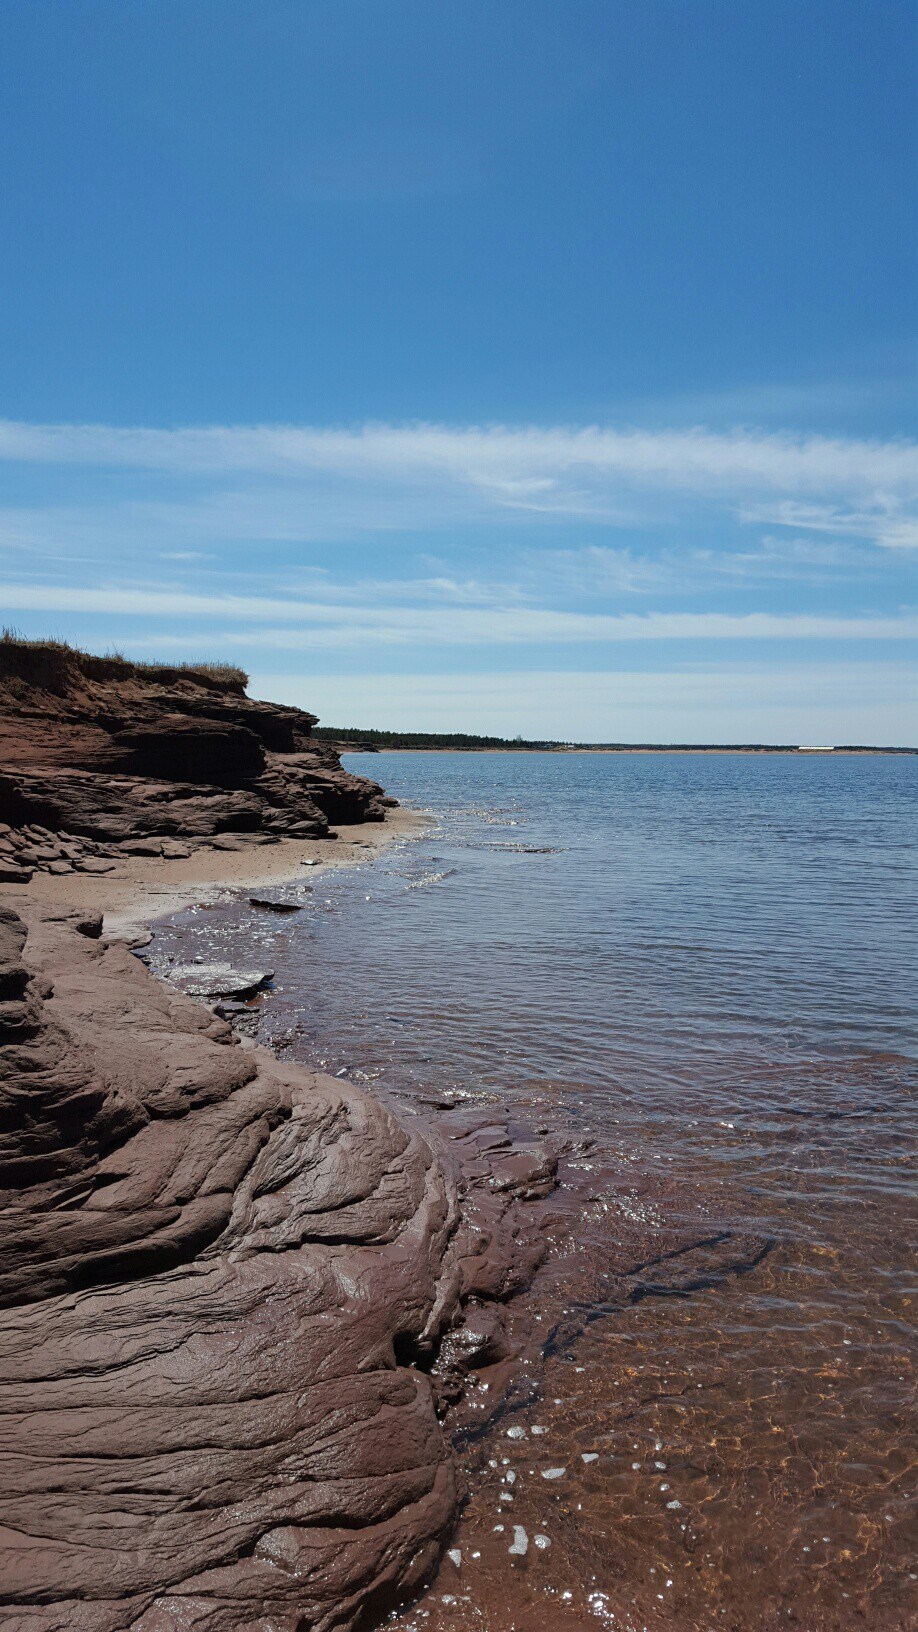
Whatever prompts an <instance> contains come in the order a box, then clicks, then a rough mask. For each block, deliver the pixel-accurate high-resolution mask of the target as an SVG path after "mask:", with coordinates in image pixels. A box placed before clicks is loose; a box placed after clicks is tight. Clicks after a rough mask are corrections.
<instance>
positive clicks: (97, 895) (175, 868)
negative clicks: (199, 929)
mask: <svg viewBox="0 0 918 1632" xmlns="http://www.w3.org/2000/svg"><path fill="white" fill-rule="evenodd" d="M426 825H427V818H426V817H424V816H423V815H421V814H420V813H419V812H417V811H413V810H404V809H402V808H401V807H399V808H397V809H394V810H392V811H390V812H389V814H388V815H387V816H386V819H385V821H384V822H362V823H358V824H355V825H354V826H352V827H345V828H342V829H341V831H340V833H339V835H338V837H337V838H336V839H281V840H279V841H278V843H276V844H264V845H257V846H256V845H252V844H243V845H242V846H241V847H240V848H239V849H235V850H221V849H205V848H202V849H200V850H196V851H195V852H194V854H193V855H191V856H188V857H187V858H184V859H179V860H172V859H167V858H164V857H159V856H149V857H148V856H126V857H125V858H124V859H123V860H119V861H117V862H116V864H115V867H114V869H113V871H112V872H110V873H105V874H103V875H102V876H99V875H97V874H92V875H90V874H87V873H73V874H71V875H69V876H66V877H63V878H61V877H54V876H52V875H51V874H50V873H36V874H35V875H34V877H33V879H32V881H31V883H30V884H29V885H28V887H27V893H28V894H29V895H30V896H32V897H33V898H34V899H35V900H39V901H43V902H52V901H59V902H61V904H62V905H64V906H68V907H79V908H81V909H84V910H86V911H92V912H101V913H102V914H103V915H104V929H105V935H106V936H107V937H108V938H109V939H112V940H132V939H135V938H137V937H139V936H140V935H142V934H143V933H144V931H145V930H147V929H148V928H149V926H150V924H151V923H152V922H153V921H154V919H157V918H164V917H166V916H167V915H169V914H172V913H176V912H181V910H182V909H183V907H187V906H192V905H193V904H195V903H198V902H202V901H203V902H207V903H208V904H210V903H212V902H214V901H215V900H218V899H220V898H221V896H223V895H225V894H226V892H228V891H232V892H236V891H239V892H241V891H243V890H260V889H267V888H270V887H272V886H276V885H279V884H286V883H289V882H290V881H291V880H293V879H300V881H301V882H307V881H308V880H309V878H310V877H311V876H314V875H316V874H319V873H321V872H323V871H327V870H328V869H329V868H335V867H353V866H356V865H357V864H358V863H360V862H361V861H366V860H367V859H368V858H369V857H370V856H373V855H376V854H378V852H379V851H380V850H382V849H384V848H385V846H386V845H389V844H392V843H394V842H395V841H396V840H398V839H406V838H412V837H414V836H415V835H417V834H419V833H421V832H423V830H424V828H425V827H426Z"/></svg>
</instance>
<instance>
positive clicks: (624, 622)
mask: <svg viewBox="0 0 918 1632" xmlns="http://www.w3.org/2000/svg"><path fill="white" fill-rule="evenodd" d="M0 607H2V608H4V609H5V610H9V611H11V612H16V611H38V612H42V613H50V612H62V613H69V614H74V613H84V614H85V613H91V614H111V615H116V616H118V617H119V618H136V617H145V618H151V617H152V618H167V619H175V618H179V619H195V620H197V621H198V622H199V623H206V624H209V625H211V626H219V625H227V626H229V627H231V628H232V629H233V630H234V633H233V640H234V643H235V644H236V645H238V646H242V645H246V644H256V645H258V646H261V647H283V646H286V645H292V646H294V647H296V648H298V649H299V648H302V646H303V643H304V641H306V640H307V639H308V641H309V642H310V643H311V644H313V645H317V646H318V645H321V646H322V647H323V648H325V649H330V648H333V647H341V648H345V649H353V648H354V647H355V646H361V645H372V646H408V645H412V646H417V645H430V646H442V645H449V646H475V645H489V646H501V645H505V646H506V645H520V644H526V643H532V644H540V645H545V644H551V643H555V644H557V643H558V642H577V643H582V642H596V641H609V642H614V641H647V640H652V641H659V640H679V641H683V640H688V641H697V640H703V641H712V640H713V641H721V640H739V641H763V640H765V641H772V640H791V641H809V640H842V641H850V640H863V641H890V640H911V639H914V638H915V637H916V636H918V613H901V614H898V615H895V616H886V617H832V616H822V615H816V614H810V613H789V614H779V613H770V612H752V613H748V614H742V615H736V614H732V613H724V612H696V613H689V612H651V613H647V614H637V613H630V614H616V613H604V612H596V613H592V612H567V611H561V610H557V609H554V608H541V607H528V606H514V607H500V606H473V607H468V606H464V605H461V604H460V605H447V606H432V607H423V606H421V607H419V606H398V605H391V604H388V605H360V604H357V603H355V602H353V601H346V602H344V603H335V602H328V601H325V600H315V599H314V600H309V601H306V600H299V601H298V600H293V599H286V598H280V597H270V596H247V595H226V594H219V593H217V594H212V595H207V594H189V593H186V592H183V591H178V590H171V589H170V590H162V589H155V588H154V589H150V588H141V587H136V586H134V587H127V588H97V589H81V588H78V587H74V588H58V587H54V586H50V585H35V584H22V583H19V584H17V583H6V584H0ZM291 625H293V626H296V628H297V631H298V633H297V634H296V636H293V635H291V633H290V632H289V631H290V626H291ZM238 626H242V627H238ZM181 638H182V639H183V640H185V639H186V638H187V637H184V636H183V637H181Z"/></svg>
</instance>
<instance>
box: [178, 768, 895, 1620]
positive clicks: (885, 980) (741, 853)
mask: <svg viewBox="0 0 918 1632" xmlns="http://www.w3.org/2000/svg"><path fill="white" fill-rule="evenodd" d="M349 764H350V768H352V769H353V770H355V771H358V772H360V773H362V774H370V775H372V776H373V777H374V778H376V779H377V780H379V781H381V782H382V783H383V784H384V785H385V786H386V788H387V789H388V790H389V791H390V792H392V793H394V794H396V795H397V796H398V797H399V798H400V799H402V800H403V801H405V802H406V803H408V804H411V805H413V806H416V807H419V808H421V809H425V810H428V811H429V812H431V814H432V817H433V825H432V826H431V828H430V829H429V831H428V832H427V833H426V834H425V835H424V836H423V837H422V838H421V839H419V840H415V841H413V842H410V843H407V844H404V845H400V846H398V847H396V848H394V849H392V850H390V851H388V852H385V853H384V854H383V855H382V856H381V857H380V858H379V859H377V860H375V861H373V862H372V863H369V864H368V865H367V866H366V867H363V868H360V869H358V870H356V871H352V872H350V873H338V874H329V875H327V876H325V877H324V878H322V879H320V880H316V888H315V891H314V893H313V894H312V896H310V897H309V898H308V901H309V905H308V909H307V910H306V911H304V912H303V913H301V914H299V915H297V916H296V917H295V918H291V919H286V920H282V921H280V920H275V921H274V922H272V923H270V924H267V923H264V922H263V921H261V920H260V921H259V923H258V925H255V926H253V925H252V923H251V921H249V922H247V923H245V924H244V925H242V926H240V927H239V928H238V931H236V932H238V933H239V934H240V935H243V936H244V937H245V944H246V950H247V952H248V953H249V954H250V955H251V953H252V952H253V950H254V949H255V946H256V945H257V943H258V939H259V937H261V938H262V939H263V942H264V946H265V951H266V955H267V953H268V948H270V957H271V966H272V967H274V968H275V969H276V971H277V979H276V983H275V984H276V990H275V993H274V994H273V996H272V998H271V1001H270V1003H269V1004H266V1006H265V1012H264V1017H263V1021H262V1033H261V1034H262V1036H263V1038H264V1039H265V1040H268V1041H274V1043H275V1044H276V1045H281V1046H286V1047H287V1048H289V1049H290V1050H291V1051H292V1053H293V1054H294V1055H295V1056H296V1057H298V1058H300V1059H303V1060H305V1061H307V1062H308V1063H312V1064H321V1065H323V1066H324V1067H326V1068H328V1069H330V1070H332V1071H339V1070H341V1071H347V1073H348V1074H349V1075H351V1076H352V1077H354V1078H355V1080H357V1081H363V1082H366V1083H369V1084H371V1085H372V1084H373V1083H374V1082H380V1083H383V1084H385V1086H386V1087H387V1088H389V1089H391V1090H394V1091H395V1092H396V1093H399V1092H401V1093H404V1094H406V1095H408V1096H410V1094H411V1093H413V1092H416V1091H417V1090H419V1089H420V1090H424V1089H430V1088H434V1089H437V1090H438V1091H442V1090H445V1089H459V1090H461V1091H465V1092H469V1091H471V1092H475V1091H488V1092H490V1093H495V1092H496V1093H498V1094H499V1095H500V1096H502V1097H510V1098H512V1096H514V1095H517V1096H525V1095H531V1094H533V1093H536V1094H538V1093H542V1094H544V1095H549V1096H554V1101H555V1102H556V1103H558V1104H560V1105H562V1106H564V1107H566V1108H567V1110H568V1111H569V1113H570V1115H571V1116H572V1117H576V1118H577V1120H578V1123H579V1125H580V1126H581V1127H585V1128H586V1129H588V1131H589V1132H590V1133H591V1134H592V1135H593V1136H594V1137H595V1138H596V1140H597V1149H598V1151H599V1152H600V1155H601V1154H602V1152H603V1151H607V1152H612V1151H613V1150H614V1151H615V1152H616V1154H617V1157H618V1158H620V1159H625V1160H627V1161H628V1162H629V1163H630V1164H631V1165H632V1168H633V1171H634V1172H635V1174H636V1175H642V1174H643V1175H647V1174H649V1175H650V1176H651V1177H652V1176H653V1174H654V1173H660V1174H664V1173H665V1174H666V1176H667V1180H668V1182H670V1183H671V1182H672V1180H673V1178H675V1179H676V1181H677V1183H678V1184H679V1185H682V1186H684V1189H685V1193H686V1195H687V1196H692V1195H695V1196H698V1197H701V1198H703V1200H704V1205H705V1207H706V1209H707V1211H708V1212H709V1213H710V1214H711V1216H712V1217H713V1216H714V1215H715V1214H716V1215H717V1216H718V1217H720V1218H724V1217H727V1218H728V1219H729V1221H730V1223H731V1224H732V1225H733V1226H735V1227H739V1228H744V1229H749V1230H753V1231H756V1232H758V1233H759V1234H761V1235H762V1236H763V1237H764V1236H767V1237H768V1239H770V1240H772V1241H774V1243H775V1247H774V1250H773V1251H772V1252H771V1253H770V1254H769V1256H768V1258H767V1260H766V1261H765V1262H764V1263H763V1264H762V1265H761V1266H760V1267H759V1268H757V1269H756V1270H755V1271H754V1272H753V1273H751V1274H749V1275H748V1276H745V1277H743V1278H742V1280H741V1281H736V1282H735V1284H734V1285H733V1287H732V1289H731V1290H730V1291H729V1292H726V1291H724V1290H723V1289H720V1290H717V1291H710V1292H707V1293H705V1292H702V1293H701V1294H699V1296H698V1297H696V1298H693V1299H690V1300H687V1301H676V1300H671V1299H670V1300H662V1301H661V1300H657V1301H656V1302H655V1303H654V1302H653V1301H652V1300H648V1301H647V1302H646V1303H644V1304H641V1305H640V1306H639V1307H638V1308H636V1309H634V1310H632V1311H630V1312H629V1314H628V1317H627V1321H624V1322H623V1321H621V1320H619V1321H605V1322H597V1323H596V1324H595V1325H592V1326H590V1327H589V1329H588V1330H587V1331H586V1332H585V1333H584V1334H583V1336H582V1339H581V1341H580V1344H579V1348H578V1349H577V1354H576V1361H577V1367H578V1368H579V1369H577V1370H576V1377H577V1379H578V1388H577V1389H572V1387H571V1375H572V1372H571V1360H570V1357H568V1358H567V1359H564V1358H558V1359H555V1360H552V1361H550V1362H549V1363H548V1365H547V1368H546V1377H545V1380H544V1389H543V1394H544V1398H545V1400H546V1401H548V1402H552V1401H553V1402H554V1405H553V1407H552V1409H554V1410H555V1417H554V1419H551V1421H552V1431H553V1432H554V1433H555V1436H556V1443H557V1444H559V1445H566V1446H567V1447H568V1448H570V1447H571V1446H576V1447H579V1448H580V1449H581V1450H583V1449H586V1448H588V1447H589V1448H590V1449H591V1450H592V1449H593V1448H594V1447H595V1450H596V1452H597V1453H601V1454H598V1455H597V1460H596V1462H595V1464H594V1463H593V1462H591V1463H590V1464H589V1465H586V1464H579V1460H578V1459H574V1460H578V1471H577V1475H576V1478H577V1480H578V1484H577V1488H576V1490H575V1491H573V1492H570V1491H568V1494H567V1505H566V1506H565V1507H564V1510H563V1511H564V1514H565V1517H564V1518H563V1521H562V1519H560V1518H559V1519H558V1523H559V1524H562V1522H563V1527H564V1552H563V1556H564V1559H565V1568H566V1569H567V1570H568V1572H569V1576H570V1582H571V1585H572V1588H573V1590H574V1592H575V1595H576V1592H577V1590H578V1588H580V1589H582V1590H583V1591H586V1585H585V1584H586V1583H591V1582H592V1583H596V1582H597V1581H604V1582H605V1583H606V1585H605V1586H604V1587H603V1589H602V1590H603V1591H604V1592H605V1591H608V1593H609V1594H610V1595H611V1596H610V1597H608V1598H607V1599H605V1600H604V1603H605V1604H606V1607H607V1609H608V1614H609V1615H610V1616H611V1617H612V1618H611V1620H609V1624H610V1625H616V1626H621V1625H624V1624H626V1622H625V1621H623V1620H622V1619H621V1615H622V1614H623V1613H624V1612H623V1611H622V1608H621V1605H622V1603H623V1602H628V1603H632V1604H634V1605H636V1606H638V1607H637V1608H636V1609H635V1610H634V1613H635V1614H638V1613H640V1614H642V1615H646V1614H647V1613H648V1612H647V1609H646V1604H647V1603H650V1604H656V1603H657V1600H659V1601H660V1602H661V1603H662V1605H663V1607H662V1608H661V1609H660V1610H659V1614H660V1615H661V1616H662V1615H664V1614H668V1613H670V1612H671V1613H672V1614H673V1615H674V1616H675V1617H676V1619H675V1621H674V1622H673V1623H672V1624H679V1625H680V1626H682V1627H686V1628H687V1627H690V1626H691V1627H694V1626H708V1625H713V1624H717V1625H737V1626H743V1627H753V1626H759V1625H761V1626H763V1627H764V1626H766V1625H767V1626H771V1625H786V1624H788V1618H790V1620H791V1621H793V1620H794V1619H795V1618H797V1619H800V1620H802V1621H803V1624H805V1625H807V1626H812V1627H816V1626H820V1627H821V1626H823V1625H825V1626H836V1625H837V1626H839V1627H846V1626H848V1625H863V1624H868V1625H870V1626H873V1627H881V1626H882V1627H885V1626H895V1627H899V1626H902V1627H905V1626H911V1625H913V1624H916V1623H915V1621H914V1620H913V1619H912V1615H913V1611H914V1606H915V1598H914V1591H915V1588H914V1583H915V1565H914V1562H913V1561H912V1543H913V1539H914V1533H913V1532H910V1524H911V1523H912V1522H913V1520H914V1506H913V1502H914V1494H915V1474H914V1468H915V1457H916V1445H915V1431H914V1392H913V1390H914V1373H913V1371H912V1369H911V1367H912V1363H913V1354H914V1351H913V1348H912V1343H913V1334H914V1326H913V1314H914V1291H915V1287H914V1262H913V1247H914V1242H915V1239H916V1234H918V1231H916V1228H915V1225H916V1216H915V1208H914V1200H915V1189H914V1166H913V1163H914V1156H915V1151H916V1137H915V1136H916V1115H915V1086H916V1069H915V1066H916V1057H918V1034H916V1026H915V1017H916V1014H918V1001H916V999H918V914H916V910H915V908H916V901H918V888H916V884H918V876H916V875H918V863H916V850H915V837H916V834H918V759H915V758H907V757H880V756H871V757H850V758H841V757H839V758H832V757H829V756H825V757H821V756H820V757H813V758H807V757H795V756H785V755H774V756H771V755H768V756H765V755H763V756H752V755H739V754H736V755H732V754H722V755H707V756H690V755H680V754H659V755H608V756H606V755H569V756H568V755H565V756H559V755H550V754H544V755H540V754H509V755H500V754H449V753H446V754H428V755H425V754H389V755H387V754H380V755H378V756H373V757H372V758H371V757H369V756H365V755H355V756H351V757H350V760H349ZM206 917H207V915H206V914H202V915H201V918H202V919H203V918H206ZM279 923H280V924H281V927H280V928H279V927H278V924H279ZM187 927H188V926H187V922H186V926H185V932H186V933H187ZM200 932H201V933H202V934H206V933H208V930H207V926H206V925H203V924H202V926H201V931H200ZM608 1198H609V1199H608V1200H607V1202H606V1203H604V1204H603V1210H602V1212H600V1211H597V1214H596V1217H595V1218H591V1219H590V1220H585V1222H584V1229H585V1230H587V1229H589V1230H590V1231H591V1232H592V1237H593V1242H594V1246H595V1247H596V1249H597V1250H598V1251H600V1252H601V1248H602V1236H601V1231H602V1230H603V1229H605V1230H608V1229H610V1228H613V1227H614V1202H615V1186H614V1185H611V1184H610V1187H609V1191H608ZM609 1207H612V1210H613V1213H612V1216H613V1223H612V1224H610V1222H609V1219H610V1214H609ZM623 1345H624V1347H623ZM565 1366H566V1367H567V1370H566V1371H565ZM623 1366H624V1372H623ZM626 1374H627V1376H626ZM587 1377H588V1378H589V1379H590V1386H589V1387H587V1386H586V1384H585V1382H583V1379H584V1378H587ZM623 1377H625V1381H623ZM627 1378H630V1380H631V1381H630V1383H628V1382H627ZM635 1379H637V1380H638V1382H639V1384H640V1387H638V1382H636V1381H635ZM636 1388H637V1390H638V1392H637V1393H635V1389H636ZM562 1401H563V1402H564V1403H563V1404H562ZM626 1407H627V1408H626ZM547 1409H548V1407H547V1406H546V1407H544V1408H542V1416H543V1420H544V1419H545V1411H546V1410H547ZM660 1447H664V1450H663V1451H661V1450H660ZM662 1464H665V1466H666V1469H667V1472H665V1473H663V1474H661V1473H660V1472H659V1471H657V1472H654V1469H656V1470H659V1469H660V1467H661V1465H662ZM483 1467H484V1468H485V1471H486V1468H487V1464H483ZM572 1477H573V1476H572ZM516 1490H517V1501H518V1503H519V1502H520V1500H521V1497H520V1492H521V1490H522V1485H517V1486H516ZM574 1496H576V1500H574V1499H573V1497H574ZM492 1507H493V1504H492ZM479 1508H480V1511H478V1509H476V1503H475V1501H474V1500H473V1502H472V1504H471V1506H470V1509H469V1510H468V1513H467V1516H466V1518H465V1520H464V1521H463V1524H464V1526H465V1531H466V1533H467V1534H468V1535H469V1536H471V1539H472V1540H473V1541H474V1540H475V1538H476V1537H477V1536H478V1533H479V1532H478V1531H476V1529H475V1526H476V1524H478V1526H479V1530H480V1533H481V1536H482V1537H485V1536H488V1537H489V1536H490V1534H491V1532H492V1531H493V1524H492V1522H491V1521H492V1519H493V1511H491V1510H490V1509H487V1504H486V1503H485V1505H484V1506H482V1505H481V1503H479ZM476 1513H477V1518H476ZM688 1514H691V1515H692V1519H691V1526H690V1525H689V1524H688V1522H687V1515H688ZM538 1519H539V1515H538V1514H537V1513H536V1514H535V1520H536V1522H537V1521H538ZM542 1522H544V1516H543V1520H542ZM910 1536H911V1539H910ZM690 1540H691V1545H690ZM480 1545H481V1546H482V1547H485V1541H481V1543H480ZM686 1549H688V1551H689V1552H690V1553H691V1560H690V1561H689V1559H688V1558H687V1556H686ZM482 1556H486V1554H483V1555H482ZM546 1556H550V1557H551V1558H552V1559H554V1560H555V1561H557V1559H558V1558H559V1557H560V1556H561V1555H560V1553H559V1552H554V1553H552V1554H551V1555H546ZM553 1567H554V1568H556V1569H557V1563H556V1564H555V1565H554V1566H553ZM546 1568H547V1566H546ZM603 1572H604V1573H603ZM660 1573H662V1574H663V1575H664V1576H665V1579H666V1581H667V1582H670V1583H671V1585H670V1587H669V1591H670V1592H671V1594H672V1597H671V1598H667V1597H666V1593H665V1592H662V1593H661V1592H657V1591H656V1588H657V1586H659V1579H658V1577H659V1575H660ZM483 1580H485V1578H484V1577H483ZM635 1581H639V1582H640V1583H642V1587H641V1590H642V1591H643V1592H644V1594H645V1596H644V1598H641V1597H640V1594H638V1596H637V1597H635V1598H632V1599H628V1598H627V1593H628V1591H630V1590H631V1588H632V1587H633V1585H634V1583H635ZM616 1583H617V1585H616ZM558 1586H559V1582H558V1581H557V1580H556V1581H555V1586H554V1588H553V1589H552V1590H556V1589H557V1588H558ZM479 1590H480V1600H479V1601H476V1602H474V1603H473V1602H472V1600H471V1599H469V1600H468V1601H467V1602H466V1603H465V1607H464V1609H463V1614H464V1615H465V1616H466V1620H465V1622H463V1624H467V1625H469V1626H472V1625H474V1626H479V1625H480V1626H485V1627H488V1628H489V1632H493V1628H494V1627H495V1626H497V1625H498V1624H500V1625H502V1624H503V1623H502V1622H500V1621H499V1619H498V1618H497V1616H498V1611H497V1610H496V1609H494V1608H493V1607H492V1608H491V1609H490V1610H489V1609H488V1604H487V1588H486V1582H485V1584H484V1585H481V1586H480V1589H479ZM617 1593H618V1594H619V1596H618V1597H617V1596H616V1594H617ZM622 1593H624V1594H625V1597H624V1598H622V1597H621V1594H622ZM610 1605H617V1606H618V1608H617V1609H616V1610H615V1613H617V1614H618V1615H619V1619H617V1620H616V1619H615V1613H613V1609H612V1608H610V1607H609V1606H610ZM642 1606H643V1607H642ZM587 1607H588V1608H589V1607H590V1606H589V1605H588V1606H587ZM590 1612H591V1613H594V1612H596V1613H598V1611H596V1610H595V1606H593V1607H592V1608H591V1610H590ZM438 1613H439V1615H440V1617H441V1619H442V1621H443V1624H444V1625H452V1624H453V1622H452V1621H451V1620H450V1619H449V1616H448V1615H447V1613H446V1611H445V1610H443V1609H442V1608H441V1610H440V1611H439V1612H438ZM724 1616H727V1619H724V1618H723V1617H724ZM476 1617H477V1618H476ZM489 1617H490V1618H489ZM409 1624H410V1625H414V1622H406V1623H405V1625H409ZM418 1624H419V1625H420V1624H423V1625H424V1626H428V1627H429V1626H432V1625H434V1624H437V1625H438V1624H440V1622H439V1621H434V1622H432V1621H430V1619H429V1618H428V1619H425V1620H423V1622H419V1623H418ZM457 1624H458V1623H457ZM521 1624H522V1623H521ZM526 1624H529V1623H526ZM533 1624H538V1617H537V1618H536V1622H534V1623H533ZM557 1624H559V1625H560V1624H561V1623H560V1622H558V1623H557ZM635 1624H638V1623H637V1622H635ZM641 1624H644V1623H643V1622H642V1623H641ZM654 1624H655V1623H654ZM660 1624H661V1625H662V1624H667V1625H669V1624H671V1623H670V1622H669V1621H668V1620H667V1621H665V1623H664V1622H663V1621H661V1622H660Z"/></svg>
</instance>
